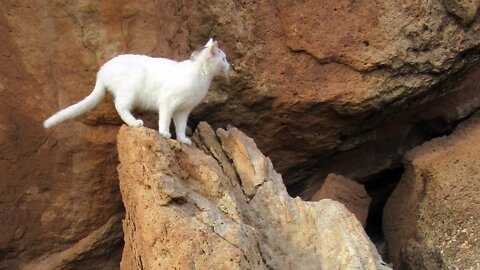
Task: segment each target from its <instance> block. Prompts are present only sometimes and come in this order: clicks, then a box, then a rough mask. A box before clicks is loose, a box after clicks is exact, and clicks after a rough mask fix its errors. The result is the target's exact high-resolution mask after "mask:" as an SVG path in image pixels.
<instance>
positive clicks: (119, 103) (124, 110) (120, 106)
mask: <svg viewBox="0 0 480 270" xmlns="http://www.w3.org/2000/svg"><path fill="white" fill-rule="evenodd" d="M131 103H132V100H128V99H125V98H120V99H115V109H117V112H118V114H119V115H120V118H122V120H123V122H125V123H126V124H127V125H129V126H131V127H141V126H143V121H142V120H140V119H136V118H135V117H134V116H133V115H132V112H131V110H132V104H131Z"/></svg>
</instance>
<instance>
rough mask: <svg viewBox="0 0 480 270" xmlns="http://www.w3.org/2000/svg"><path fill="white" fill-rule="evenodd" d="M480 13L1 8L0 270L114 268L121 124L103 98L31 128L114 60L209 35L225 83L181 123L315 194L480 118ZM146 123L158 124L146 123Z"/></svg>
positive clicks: (71, 5)
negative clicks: (254, 149) (225, 64)
mask: <svg viewBox="0 0 480 270" xmlns="http://www.w3.org/2000/svg"><path fill="white" fill-rule="evenodd" d="M479 5H480V3H479V2H478V1H469V0H465V1H463V0H448V1H447V0H445V1H415V0H408V1H403V2H398V1H363V0H362V1H353V2H352V1H348V0H341V1H336V2H331V3H323V4H322V5H319V4H318V1H302V2H301V3H298V2H297V1H274V0H272V1H261V2H260V3H258V2H257V1H233V0H228V1H194V2H188V3H187V2H182V1H151V0H139V1H134V2H132V1H125V0H115V1H114V0H107V1H94V0H86V1H73V2H72V1H62V0H59V1H47V2H45V1H33V0H25V1H9V0H6V1H2V2H1V3H0V34H1V36H2V42H1V44H0V58H1V61H0V149H1V151H0V171H2V172H3V177H2V178H1V179H0V192H1V204H0V268H7V269H10V268H13V269H15V268H19V267H22V266H31V265H32V263H33V264H38V265H42V264H40V262H42V263H44V265H52V263H55V265H57V266H56V267H58V268H61V267H64V268H68V267H70V268H72V267H75V265H90V267H91V269H95V268H97V269H108V268H109V267H110V268H115V267H117V266H118V261H119V258H120V256H121V247H122V244H121V236H120V235H121V228H120V226H119V224H118V223H116V222H113V221H114V220H117V219H119V218H121V217H122V215H123V214H122V212H123V206H122V202H121V198H120V191H119V188H118V175H117V171H116V166H117V163H118V160H117V152H116V149H115V145H116V135H117V133H118V129H119V126H120V124H121V121H120V119H119V118H118V116H117V114H116V112H115V110H114V108H113V106H112V103H111V100H109V98H107V99H106V101H105V102H104V103H102V104H101V105H100V106H99V107H97V108H96V109H95V110H93V111H92V112H90V113H88V114H87V115H85V116H83V117H80V118H78V119H76V120H74V121H70V122H68V123H64V124H62V125H60V126H58V127H56V128H55V129H53V130H48V131H47V130H44V129H43V128H42V126H41V122H42V121H43V120H44V119H45V118H46V117H47V116H49V115H51V114H52V113H53V112H55V111H57V110H58V109H60V108H63V107H65V106H67V105H70V104H72V103H74V102H77V101H78V100H80V99H82V98H83V97H84V96H86V95H87V94H88V93H89V92H90V91H91V89H92V87H93V85H94V81H95V73H96V71H97V70H98V68H99V66H101V65H102V64H103V63H104V62H105V61H106V60H107V59H109V58H110V57H112V56H114V55H117V54H120V53H127V52H128V53H141V54H149V55H154V56H167V57H169V58H173V59H184V58H186V57H188V56H189V54H190V52H191V51H192V50H193V49H195V48H196V47H198V46H200V45H203V44H204V43H205V41H206V40H207V39H208V38H209V37H211V36H215V37H216V38H217V39H219V40H220V44H221V45H220V46H221V47H222V49H224V51H225V52H226V53H227V55H228V58H229V60H230V62H231V63H232V66H233V70H232V72H231V78H232V80H231V81H232V83H231V84H230V85H227V84H226V83H225V82H223V81H218V82H217V83H216V84H215V85H213V86H212V89H211V92H210V94H209V96H208V97H207V99H206V100H205V103H204V104H203V105H202V106H200V107H199V108H198V109H197V110H196V111H195V112H194V113H193V115H192V118H191V121H190V125H191V126H196V125H197V123H198V122H199V121H201V120H205V121H208V122H209V123H211V124H212V126H213V127H214V128H217V127H226V126H227V125H228V124H232V125H234V126H236V127H238V128H240V129H241V130H243V131H244V132H245V133H246V134H248V135H249V136H250V137H252V138H253V139H254V140H255V142H256V143H257V145H258V147H259V149H260V150H262V152H263V153H265V155H267V156H269V157H271V159H272V163H273V164H274V165H275V168H276V170H278V172H279V173H281V174H282V175H283V181H284V182H285V183H286V185H287V189H288V191H289V192H290V193H291V194H293V195H296V194H299V195H301V196H302V198H304V199H310V198H311V197H312V196H313V194H315V193H316V192H317V191H318V190H319V189H320V187H321V185H322V183H323V182H324V179H325V177H326V176H327V175H328V174H330V173H336V174H339V175H343V176H345V177H347V178H350V179H352V180H354V181H357V182H360V183H365V184H369V183H371V181H373V180H372V179H379V182H380V183H381V182H382V181H384V180H388V179H381V178H379V177H378V176H379V175H382V172H383V171H384V170H386V169H391V168H397V167H401V166H402V165H401V159H402V157H403V154H404V153H405V152H406V151H408V150H409V149H411V148H413V147H414V146H417V145H419V144H421V143H423V142H425V141H428V140H430V139H432V138H434V137H437V136H440V135H443V134H446V133H449V132H451V130H452V129H453V128H454V127H455V125H456V124H458V122H460V121H463V120H464V119H465V118H468V117H469V116H470V115H471V114H472V113H473V112H474V111H476V110H478V108H479V106H480V98H479V97H480V96H479V95H478V91H479V88H478V85H479V82H478V78H479V74H480V67H479V65H478V64H477V63H478V61H479V59H478V58H479V55H478V51H479V44H480V31H479V30H480V29H479V28H480V20H479V19H478V16H477V15H476V14H477V10H478V7H479ZM142 117H144V118H145V119H146V120H147V121H146V122H147V126H149V127H153V128H155V122H156V121H153V120H154V119H155V118H156V117H155V116H154V115H153V116H152V115H148V114H147V115H144V116H142ZM149 120H150V121H149ZM375 185H377V186H378V185H381V184H378V183H375ZM367 191H368V188H367ZM376 201H378V198H374V197H372V205H373V206H372V207H377V208H378V207H380V208H381V207H382V205H378V203H376ZM85 243H90V244H85Z"/></svg>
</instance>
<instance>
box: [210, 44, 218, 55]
mask: <svg viewBox="0 0 480 270" xmlns="http://www.w3.org/2000/svg"><path fill="white" fill-rule="evenodd" d="M217 52H218V42H216V41H215V42H213V44H212V45H211V47H210V54H211V55H212V56H214V55H215V54H217Z"/></svg>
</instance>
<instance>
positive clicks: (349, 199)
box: [311, 173, 372, 227]
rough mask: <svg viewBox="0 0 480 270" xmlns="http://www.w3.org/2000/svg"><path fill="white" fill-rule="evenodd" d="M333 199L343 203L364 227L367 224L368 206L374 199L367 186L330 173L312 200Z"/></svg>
mask: <svg viewBox="0 0 480 270" xmlns="http://www.w3.org/2000/svg"><path fill="white" fill-rule="evenodd" d="M323 199H331V200H334V201H337V202H340V203H342V204H343V205H344V206H345V207H346V208H347V209H348V210H349V211H350V212H352V213H353V214H354V215H355V216H356V217H357V219H358V220H359V221H360V223H362V225H363V227H365V226H366V224H367V217H368V208H369V206H370V202H371V201H372V199H371V198H370V196H368V194H367V191H366V190H365V187H364V186H363V185H362V184H359V183H357V182H355V181H352V180H351V179H348V178H346V177H343V176H341V175H336V174H333V173H331V174H329V175H328V176H327V178H326V179H325V182H324V183H323V184H322V188H320V190H318V191H317V193H315V195H313V197H312V199H311V201H314V202H315V201H319V200H323Z"/></svg>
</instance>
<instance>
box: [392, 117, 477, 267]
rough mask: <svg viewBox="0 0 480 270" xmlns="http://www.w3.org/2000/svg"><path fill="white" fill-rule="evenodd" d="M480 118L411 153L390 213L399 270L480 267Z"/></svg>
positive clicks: (395, 192)
mask: <svg viewBox="0 0 480 270" xmlns="http://www.w3.org/2000/svg"><path fill="white" fill-rule="evenodd" d="M479 138H480V114H478V113H477V114H476V115H475V116H473V117H472V119H470V120H469V121H468V122H467V123H464V124H462V125H461V126H460V127H459V128H458V129H457V130H456V131H455V132H454V133H453V134H452V135H450V136H448V137H443V138H438V139H435V140H432V141H430V142H428V143H425V144H423V145H422V146H420V147H417V148H415V149H413V150H412V151H410V152H408V153H407V155H406V157H405V161H404V163H405V166H406V172H405V174H404V175H403V178H402V180H401V181H400V183H399V184H398V186H397V188H396V189H395V190H394V192H393V193H392V195H391V197H390V198H389V200H388V202H387V205H386V207H385V210H384V222H383V225H384V233H385V236H386V239H387V244H388V252H389V257H390V259H391V260H392V261H393V262H394V265H395V268H396V269H480V257H479V254H480V234H479V233H478V232H479V231H480V198H479V196H478V194H479V193H480V144H479V143H478V140H479Z"/></svg>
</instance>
